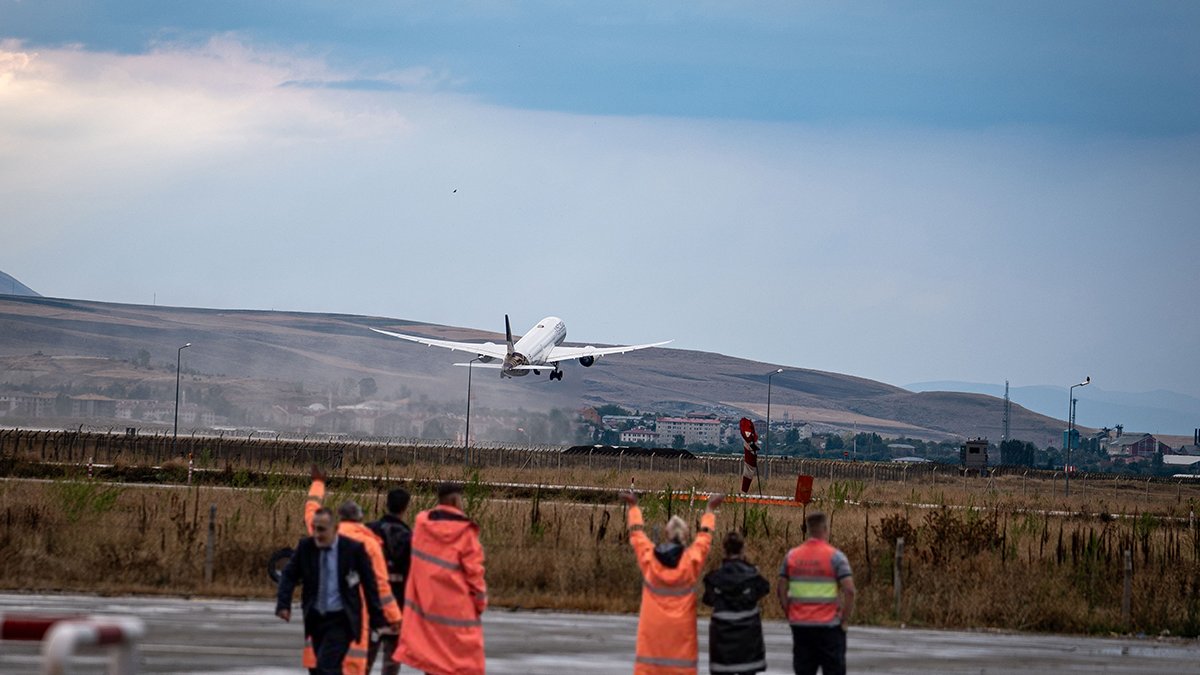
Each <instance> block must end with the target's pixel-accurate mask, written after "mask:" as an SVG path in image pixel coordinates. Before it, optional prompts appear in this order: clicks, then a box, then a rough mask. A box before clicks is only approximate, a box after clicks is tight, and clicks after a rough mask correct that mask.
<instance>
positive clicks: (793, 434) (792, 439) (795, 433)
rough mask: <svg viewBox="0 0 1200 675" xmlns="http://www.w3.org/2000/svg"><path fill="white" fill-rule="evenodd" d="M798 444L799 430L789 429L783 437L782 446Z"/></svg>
mask: <svg viewBox="0 0 1200 675" xmlns="http://www.w3.org/2000/svg"><path fill="white" fill-rule="evenodd" d="M799 442H800V430H799V429H797V428H796V427H792V428H791V429H788V430H787V433H786V434H784V435H783V444H784V445H795V444H797V443H799Z"/></svg>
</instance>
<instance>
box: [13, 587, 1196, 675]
mask: <svg viewBox="0 0 1200 675" xmlns="http://www.w3.org/2000/svg"><path fill="white" fill-rule="evenodd" d="M273 610H274V607H273V604H272V603H268V602H264V601H239V600H185V599H179V598H161V597H155V598H151V597H120V598H103V597H96V596H85V595H20V594H0V614H12V613H18V612H20V613H32V614H40V615H47V614H62V613H73V614H78V613H85V614H95V615H105V614H117V615H127V616H136V617H139V618H141V619H142V620H143V621H144V622H145V623H146V628H147V635H146V638H145V640H143V642H142V644H141V663H142V671H141V672H144V673H214V672H222V673H271V674H275V673H301V672H303V671H302V669H301V668H300V647H301V645H302V642H303V640H302V636H301V628H300V625H299V624H298V623H296V622H293V623H290V624H286V623H284V622H282V621H280V620H279V619H277V618H275V616H274V611H273ZM636 630H637V617H634V616H627V615H605V614H569V613H558V612H526V611H520V612H510V611H505V610H503V609H499V610H493V611H489V612H487V613H485V614H484V635H485V640H486V642H487V670H488V672H489V673H505V674H510V673H511V674H517V673H522V674H540V673H553V674H555V675H562V674H563V673H566V672H570V673H571V674H572V675H583V674H587V673H628V672H631V671H632V663H633V650H634V639H635V633H636ZM699 631H700V672H701V673H706V672H708V660H707V649H708V648H707V637H708V622H707V620H705V619H701V620H700V622H699ZM765 633H766V639H767V662H768V663H769V664H770V669H769V670H768V671H767V672H768V673H790V672H791V633H790V632H789V630H788V627H787V625H786V624H784V623H782V622H768V623H767V624H766V626H765ZM849 645H850V646H849V654H848V662H849V668H850V672H872V673H975V674H978V673H1013V674H1016V673H1021V674H1022V675H1028V674H1029V673H1044V672H1056V673H1085V672H1086V673H1146V674H1150V673H1155V674H1159V673H1173V674H1182V673H1200V641H1197V640H1156V639H1152V638H1142V639H1138V638H1086V637H1075V636H1063V635H1039V634H1013V633H994V632H965V631H932V630H914V629H894V628H868V627H854V628H851V630H850V642H849ZM105 663H106V660H105V658H104V657H103V656H102V655H100V654H96V653H91V654H88V655H85V656H82V657H80V658H78V659H76V660H75V661H74V662H73V665H72V668H71V670H70V672H75V673H85V672H87V673H95V672H104V664H105ZM40 668H41V657H40V653H39V645H37V644H33V643H25V642H12V641H9V642H0V672H2V673H14V674H15V673H37V672H40ZM376 672H378V666H376ZM404 672H412V671H410V670H408V669H405V671H404Z"/></svg>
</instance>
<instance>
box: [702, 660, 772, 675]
mask: <svg viewBox="0 0 1200 675" xmlns="http://www.w3.org/2000/svg"><path fill="white" fill-rule="evenodd" d="M766 667H767V660H766V659H759V660H758V661H754V662H752V663H713V662H711V661H709V663H708V670H709V672H713V673H751V672H754V671H756V670H764V669H766Z"/></svg>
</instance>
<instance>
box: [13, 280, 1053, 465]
mask: <svg viewBox="0 0 1200 675" xmlns="http://www.w3.org/2000/svg"><path fill="white" fill-rule="evenodd" d="M368 327H378V328H387V329H393V330H401V331H405V332H410V333H418V334H422V335H428V336H433V337H445V338H451V339H465V340H481V341H482V340H493V341H497V340H502V339H503V336H501V335H497V334H495V333H490V332H485V331H478V330H473V329H467V328H456V327H449V326H435V325H428V324H422V323H419V322H415V321H407V320H398V319H386V318H381V317H365V316H354V315H345V314H315V313H302V312H274V311H257V310H217V309H192V308H177V307H158V306H147V305H122V304H112V303H101V302H90V301H83V300H64V299H55V298H41V297H19V296H3V297H0V390H2V389H4V388H11V387H13V386H23V387H24V388H26V389H40V390H43V391H47V390H53V389H54V387H56V386H60V385H62V384H64V383H75V384H76V386H78V384H79V383H80V382H87V383H89V386H93V387H103V386H116V385H118V384H119V390H121V391H126V390H128V389H129V388H131V387H136V386H138V385H139V384H142V385H145V386H148V387H158V388H159V389H158V391H162V390H163V388H164V387H169V386H172V385H173V384H174V377H175V372H174V366H175V360H176V355H177V349H178V348H179V347H180V346H181V345H183V344H185V343H189V342H190V343H192V345H193V346H192V347H191V348H189V349H187V350H186V351H185V352H183V368H184V372H185V374H186V375H187V378H188V379H187V380H186V381H187V382H189V383H200V384H208V385H213V384H218V385H220V388H221V390H222V396H223V397H224V398H226V399H228V401H229V402H231V403H233V404H235V405H239V406H247V407H256V408H257V409H260V410H269V409H270V408H271V407H272V406H274V405H276V404H280V405H307V404H310V403H312V402H313V401H320V400H321V396H322V393H321V392H329V391H333V390H336V389H337V387H339V386H342V387H343V388H344V387H345V386H346V383H347V382H353V381H357V380H359V379H361V378H371V379H373V380H374V381H375V382H376V383H377V384H378V392H379V393H378V398H381V399H387V398H389V397H390V398H401V397H405V398H422V399H423V400H424V399H428V400H432V401H444V402H446V405H447V407H448V408H454V409H457V408H458V407H460V406H461V405H462V403H463V402H464V401H465V396H466V384H467V382H466V380H467V373H466V369H464V368H455V367H453V366H451V365H450V364H452V363H454V362H455V361H461V360H462V356H461V355H456V354H454V353H451V352H448V351H444V350H439V349H434V348H429V347H423V346H421V345H416V344H411V343H407V342H403V341H400V340H395V339H391V338H387V337H385V336H381V335H378V334H376V333H372V332H371V331H369V330H367V328H368ZM66 357H70V358H66ZM80 357H84V358H80ZM780 366H782V367H784V368H786V369H787V370H786V371H785V372H784V373H782V374H779V375H776V376H775V377H774V378H773V385H772V418H773V419H775V420H781V419H785V418H787V419H791V420H793V421H812V422H815V423H819V424H821V425H826V426H831V427H839V428H844V429H851V428H854V427H857V428H858V429H859V430H860V431H876V432H878V433H880V434H883V435H888V436H896V435H902V434H903V435H910V436H913V437H920V438H927V439H947V438H955V437H967V436H987V437H989V438H991V439H993V440H997V439H999V437H1000V425H1001V407H1002V406H1001V401H1000V400H999V399H996V398H994V397H990V396H983V395H978V394H961V393H950V392H926V393H913V392H909V391H907V390H904V389H901V388H899V387H894V386H891V385H888V384H883V383H880V382H876V381H873V380H868V379H864V378H859V377H852V376H848V375H840V374H837V373H828V372H822V371H817V370H809V369H804V368H798V367H795V366H794V365H792V364H767V363H760V362H757V361H750V360H746V359H739V358H735V357H730V356H725V355H722V354H712V353H706V352H697V351H688V350H680V349H649V350H645V351H640V352H634V353H631V354H626V355H623V356H620V357H612V358H609V359H601V360H600V361H599V362H597V364H596V365H595V366H593V367H591V368H583V367H581V366H579V364H577V363H570V364H567V365H566V366H565V367H564V370H565V371H566V378H565V380H564V381H563V382H554V383H551V382H548V381H547V378H546V376H545V374H543V375H542V376H541V377H537V376H529V377H527V378H525V379H523V380H504V381H501V380H500V379H499V378H498V377H497V375H496V371H489V370H481V369H476V371H475V372H474V373H473V400H474V402H475V404H476V405H479V406H481V409H485V408H488V407H491V408H507V409H517V408H524V409H531V410H549V409H551V408H560V409H561V408H568V409H572V408H578V407H581V406H585V405H595V404H598V403H606V402H609V403H617V404H620V405H622V406H625V407H629V408H638V409H642V410H653V411H658V412H672V413H684V412H689V411H693V410H706V411H714V412H720V413H722V414H741V413H743V412H750V413H752V414H756V415H759V416H765V413H766V406H765V399H766V376H765V373H767V372H770V371H771V370H773V369H774V368H777V367H780ZM197 386H198V385H197ZM1013 418H1014V419H1013V423H1012V427H1013V429H1014V436H1017V437H1020V438H1024V439H1026V440H1031V441H1034V442H1035V443H1038V444H1040V445H1046V444H1051V443H1055V442H1056V440H1057V439H1058V438H1059V437H1060V433H1061V431H1060V430H1061V428H1062V423H1061V422H1058V421H1056V420H1054V419H1052V418H1050V417H1046V416H1043V415H1037V414H1035V413H1032V412H1029V411H1028V410H1025V409H1024V408H1020V407H1019V406H1014V412H1013Z"/></svg>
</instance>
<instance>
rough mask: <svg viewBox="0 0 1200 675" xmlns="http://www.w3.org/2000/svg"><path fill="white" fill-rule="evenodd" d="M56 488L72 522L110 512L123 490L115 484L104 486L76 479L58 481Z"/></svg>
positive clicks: (66, 513) (65, 512) (69, 520)
mask: <svg viewBox="0 0 1200 675" xmlns="http://www.w3.org/2000/svg"><path fill="white" fill-rule="evenodd" d="M54 489H55V492H56V493H57V497H58V502H59V503H60V504H61V505H62V509H63V514H64V515H65V516H66V518H67V521H68V522H71V523H76V522H79V519H80V518H82V517H83V516H85V515H88V516H98V515H101V514H104V513H108V512H109V511H111V510H112V508H113V505H115V504H116V503H117V498H118V497H120V496H121V492H122V490H121V488H120V487H117V486H115V485H113V486H102V485H100V484H98V483H94V482H91V481H75V480H65V481H56V482H55V483H54Z"/></svg>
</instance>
